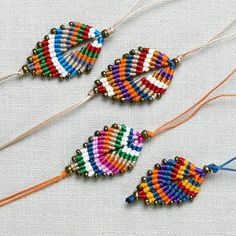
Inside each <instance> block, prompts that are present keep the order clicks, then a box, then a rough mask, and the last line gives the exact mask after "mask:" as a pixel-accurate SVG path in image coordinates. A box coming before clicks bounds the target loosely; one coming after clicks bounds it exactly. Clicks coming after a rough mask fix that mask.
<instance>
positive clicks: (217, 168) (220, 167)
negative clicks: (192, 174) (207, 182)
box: [208, 157, 236, 173]
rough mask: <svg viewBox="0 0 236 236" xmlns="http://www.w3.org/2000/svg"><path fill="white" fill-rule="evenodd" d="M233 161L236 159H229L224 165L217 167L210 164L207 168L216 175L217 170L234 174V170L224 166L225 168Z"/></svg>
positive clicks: (235, 170)
mask: <svg viewBox="0 0 236 236" xmlns="http://www.w3.org/2000/svg"><path fill="white" fill-rule="evenodd" d="M233 161H236V157H233V158H231V159H230V160H228V161H226V162H225V163H223V164H221V165H219V166H217V165H216V164H210V165H208V168H209V169H210V170H211V171H213V173H216V172H218V171H219V170H225V171H234V172H236V169H233V168H228V167H225V166H227V165H228V164H230V163H231V162H233Z"/></svg>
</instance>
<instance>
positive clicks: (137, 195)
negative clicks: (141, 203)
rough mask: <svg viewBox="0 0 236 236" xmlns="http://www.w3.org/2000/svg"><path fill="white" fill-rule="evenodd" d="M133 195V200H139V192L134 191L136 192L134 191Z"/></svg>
mask: <svg viewBox="0 0 236 236" xmlns="http://www.w3.org/2000/svg"><path fill="white" fill-rule="evenodd" d="M133 195H134V197H135V200H139V194H138V192H137V191H136V192H134V193H133Z"/></svg>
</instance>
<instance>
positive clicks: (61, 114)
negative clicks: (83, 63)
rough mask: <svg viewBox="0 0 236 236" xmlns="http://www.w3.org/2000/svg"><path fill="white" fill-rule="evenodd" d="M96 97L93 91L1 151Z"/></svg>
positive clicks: (12, 141) (17, 138)
mask: <svg viewBox="0 0 236 236" xmlns="http://www.w3.org/2000/svg"><path fill="white" fill-rule="evenodd" d="M94 96H95V93H94V92H93V91H91V92H90V93H89V94H88V96H87V97H85V98H84V99H82V100H80V101H79V102H77V103H76V104H74V105H73V106H70V107H68V108H67V109H65V110H63V111H61V112H59V113H57V114H55V115H53V116H51V117H49V118H48V119H46V120H45V121H43V122H41V123H40V124H38V125H36V126H34V127H33V128H31V129H29V130H28V131H26V132H24V133H22V134H21V135H19V136H17V137H16V138H14V139H12V140H10V141H9V142H7V143H5V144H2V145H0V151H1V150H3V149H5V148H7V147H10V146H11V145H13V144H15V143H18V142H20V141H22V140H23V139H25V138H27V137H29V136H30V135H32V134H34V133H36V132H37V131H39V130H40V129H42V128H44V127H45V126H47V125H49V124H51V123H53V122H55V121H56V120H58V119H59V118H61V117H63V116H65V115H67V114H69V113H71V112H73V111H75V110H76V109H77V108H78V107H80V106H81V105H83V104H84V103H86V102H87V101H88V100H90V99H91V98H93V97H94Z"/></svg>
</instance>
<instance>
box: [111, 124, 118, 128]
mask: <svg viewBox="0 0 236 236" xmlns="http://www.w3.org/2000/svg"><path fill="white" fill-rule="evenodd" d="M111 127H112V128H114V129H119V125H118V124H116V123H115V124H113V125H112V126H111Z"/></svg>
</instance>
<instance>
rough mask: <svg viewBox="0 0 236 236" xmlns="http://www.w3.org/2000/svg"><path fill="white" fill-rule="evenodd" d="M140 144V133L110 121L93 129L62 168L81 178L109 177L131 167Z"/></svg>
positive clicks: (136, 157)
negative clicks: (108, 124)
mask: <svg viewBox="0 0 236 236" xmlns="http://www.w3.org/2000/svg"><path fill="white" fill-rule="evenodd" d="M142 146H143V137H142V135H141V133H139V132H137V131H135V130H134V129H132V128H129V127H127V126H126V125H118V124H113V125H112V126H111V127H108V126H105V127H104V129H103V130H101V131H95V133H94V135H93V136H91V137H89V138H88V142H86V143H84V144H83V148H81V149H78V150H77V151H76V154H75V155H74V156H73V157H72V164H71V165H69V166H67V167H66V171H67V173H69V174H72V173H73V172H74V173H75V174H77V175H79V176H80V175H82V176H84V177H92V176H93V177H95V178H96V177H100V176H113V175H118V174H123V173H125V172H126V171H127V170H132V169H133V167H134V164H135V163H136V161H137V159H138V157H139V154H140V152H141V150H142Z"/></svg>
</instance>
